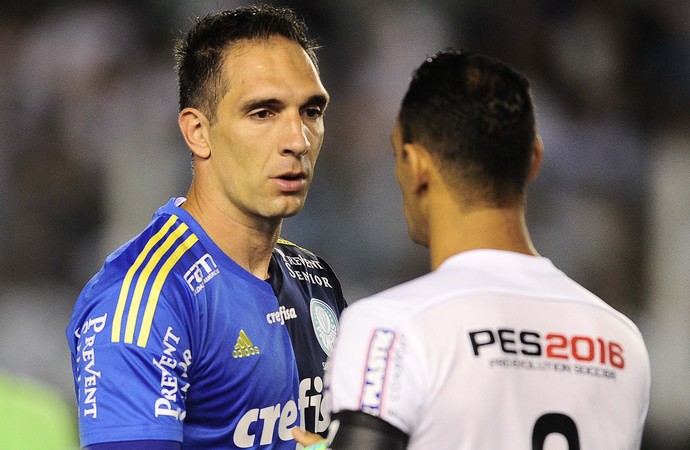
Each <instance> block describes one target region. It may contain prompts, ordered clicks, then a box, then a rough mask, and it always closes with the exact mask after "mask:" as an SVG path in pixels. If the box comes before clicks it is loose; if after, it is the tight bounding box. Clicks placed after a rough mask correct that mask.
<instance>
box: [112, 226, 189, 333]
mask: <svg viewBox="0 0 690 450" xmlns="http://www.w3.org/2000/svg"><path fill="white" fill-rule="evenodd" d="M176 220H177V216H175V215H172V216H170V219H168V221H167V222H165V225H163V227H162V228H161V229H160V230H159V231H158V232H157V233H156V234H154V235H153V236H152V237H151V239H149V241H148V242H147V243H146V246H145V247H144V249H143V250H142V251H141V253H139V256H137V259H136V260H135V261H134V264H132V266H131V267H130V268H129V270H128V271H127V275H125V279H124V281H123V282H122V288H121V289H120V296H119V297H118V300H117V306H116V308H115V316H114V317H113V330H112V334H111V336H110V340H111V341H112V342H120V333H121V331H122V316H123V315H124V312H125V305H126V304H127V297H128V294H129V287H130V285H131V284H132V279H134V274H135V273H136V272H137V270H139V267H141V264H142V263H143V262H144V260H145V259H146V257H147V256H148V254H149V252H150V251H151V249H152V248H153V246H154V245H156V244H157V243H158V242H159V241H160V240H161V239H162V238H163V236H165V234H166V233H167V232H168V230H169V229H170V228H171V227H172V226H173V224H174V223H175V221H176Z"/></svg>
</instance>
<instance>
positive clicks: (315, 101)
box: [304, 95, 328, 108]
mask: <svg viewBox="0 0 690 450" xmlns="http://www.w3.org/2000/svg"><path fill="white" fill-rule="evenodd" d="M304 104H305V105H316V106H320V107H322V108H323V107H325V106H326V105H327V104H328V96H326V95H312V96H311V97H309V99H307V101H306V102H305V103H304Z"/></svg>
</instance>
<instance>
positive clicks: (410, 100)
mask: <svg viewBox="0 0 690 450" xmlns="http://www.w3.org/2000/svg"><path fill="white" fill-rule="evenodd" d="M399 121H400V126H401V130H402V139H403V142H404V143H419V144H422V145H424V146H425V147H426V148H427V149H428V151H429V152H430V153H431V154H432V156H433V157H434V158H435V160H436V161H437V162H438V164H439V167H440V168H441V172H442V174H443V176H444V178H445V179H446V180H447V181H448V182H450V183H452V184H453V185H455V186H465V187H466V186H467V185H468V183H469V185H470V186H471V187H472V188H473V192H474V194H475V195H476V196H477V197H475V198H474V200H477V201H480V202H482V203H487V202H488V203H490V204H491V205H494V206H499V207H500V206H507V205H510V204H512V203H514V202H515V201H517V200H521V199H522V198H523V196H524V192H525V186H526V184H527V177H528V174H529V169H530V161H531V155H532V149H533V146H534V143H535V139H536V128H535V114H534V106H533V103H532V96H531V93H530V86H529V81H528V80H527V78H526V77H525V76H523V75H522V74H520V73H518V72H517V71H516V70H514V69H512V68H511V67H509V66H508V65H506V64H504V63H502V62H500V61H498V60H496V59H494V58H491V57H488V56H485V55H481V54H478V53H471V52H464V51H458V50H452V49H445V50H442V51H440V52H438V53H436V54H434V55H432V56H429V57H427V59H426V60H425V61H424V62H423V63H422V64H421V65H420V66H419V67H418V68H417V69H416V70H415V72H414V73H413V77H412V81H411V82H410V86H409V88H408V91H407V93H406V94H405V97H404V98H403V101H402V106H401V109H400V115H399ZM470 199H472V198H471V197H470ZM470 201H472V200H470Z"/></svg>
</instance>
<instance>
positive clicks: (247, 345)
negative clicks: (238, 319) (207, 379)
mask: <svg viewBox="0 0 690 450" xmlns="http://www.w3.org/2000/svg"><path fill="white" fill-rule="evenodd" d="M259 353H261V352H260V351H259V347H257V346H256V345H254V344H252V341H250V340H249V337H248V336H247V333H245V332H244V330H240V335H239V336H238V337H237V344H235V349H234V350H233V351H232V357H233V358H246V357H247V356H254V355H258V354H259Z"/></svg>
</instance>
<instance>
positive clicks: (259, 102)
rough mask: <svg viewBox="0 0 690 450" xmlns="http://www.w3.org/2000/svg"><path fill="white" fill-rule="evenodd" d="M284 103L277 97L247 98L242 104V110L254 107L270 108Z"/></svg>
mask: <svg viewBox="0 0 690 450" xmlns="http://www.w3.org/2000/svg"><path fill="white" fill-rule="evenodd" d="M281 105H284V103H283V102H282V101H280V100H278V99H277V98H260V99H251V100H247V101H246V102H244V103H243V104H242V108H241V109H242V111H252V110H254V109H262V108H270V107H276V106H281Z"/></svg>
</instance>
